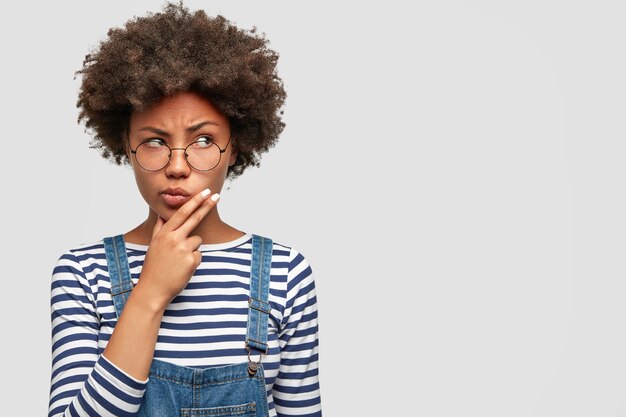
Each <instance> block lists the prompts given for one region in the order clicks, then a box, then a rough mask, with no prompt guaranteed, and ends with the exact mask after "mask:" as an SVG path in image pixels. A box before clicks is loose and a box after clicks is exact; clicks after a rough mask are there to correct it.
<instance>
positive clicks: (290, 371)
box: [272, 249, 322, 417]
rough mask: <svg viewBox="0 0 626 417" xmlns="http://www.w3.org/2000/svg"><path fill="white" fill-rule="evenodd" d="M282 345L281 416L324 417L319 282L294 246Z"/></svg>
mask: <svg viewBox="0 0 626 417" xmlns="http://www.w3.org/2000/svg"><path fill="white" fill-rule="evenodd" d="M279 344H280V347H281V354H280V368H279V371H278V375H277V377H276V380H275V382H274V387H273V392H272V394H273V397H274V404H275V408H276V412H277V414H278V416H280V417H283V416H311V417H313V416H316V417H317V416H321V415H322V412H321V402H320V389H319V377H318V324H317V297H316V292H315V281H314V280H313V271H312V270H311V267H310V265H309V264H308V262H307V260H306V259H305V258H304V257H303V256H302V254H300V253H298V252H297V251H295V250H293V249H292V250H291V253H290V262H289V273H288V276H287V301H286V305H285V314H284V316H283V322H282V325H281V330H280V333H279Z"/></svg>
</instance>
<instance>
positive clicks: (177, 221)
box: [164, 188, 211, 231]
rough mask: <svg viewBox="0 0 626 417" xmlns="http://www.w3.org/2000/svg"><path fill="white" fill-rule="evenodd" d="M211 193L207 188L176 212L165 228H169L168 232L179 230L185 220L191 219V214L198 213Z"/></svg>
mask: <svg viewBox="0 0 626 417" xmlns="http://www.w3.org/2000/svg"><path fill="white" fill-rule="evenodd" d="M210 193H211V190H209V189H208V188H205V189H204V190H202V191H200V192H199V193H198V194H196V195H194V196H193V197H192V198H191V199H189V201H187V202H186V203H185V204H183V205H182V206H180V207H179V208H178V210H176V213H174V214H173V215H172V217H170V219H169V220H168V221H167V223H165V225H164V227H167V228H168V230H172V231H173V230H176V229H178V228H179V227H180V226H181V225H182V224H183V223H184V222H185V220H187V218H189V216H191V214H192V213H193V212H194V211H196V209H197V208H198V207H199V206H200V205H202V203H203V202H204V200H206V198H207V197H208V196H209V194H210Z"/></svg>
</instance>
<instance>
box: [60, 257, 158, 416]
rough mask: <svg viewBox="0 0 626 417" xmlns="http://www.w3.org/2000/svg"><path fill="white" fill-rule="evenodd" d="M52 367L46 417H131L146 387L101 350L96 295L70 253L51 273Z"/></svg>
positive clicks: (145, 382) (144, 382) (61, 258)
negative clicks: (99, 351)
mask: <svg viewBox="0 0 626 417" xmlns="http://www.w3.org/2000/svg"><path fill="white" fill-rule="evenodd" d="M50 311H51V322H52V324H51V328H52V370H51V378H50V402H49V408H48V417H58V416H91V417H93V416H133V415H136V414H137V411H138V410H139V405H140V403H141V400H142V398H143V394H144V392H145V389H146V386H147V382H148V381H147V380H146V381H139V380H137V379H135V378H133V377H131V376H130V375H128V374H126V373H125V372H123V371H122V370H121V369H119V368H117V367H116V366H115V365H114V364H113V363H112V362H110V361H108V360H107V358H105V357H104V356H103V355H99V354H98V332H99V329H100V320H99V317H98V315H97V313H96V304H95V297H94V294H93V292H92V290H91V287H90V285H89V282H88V280H87V278H86V276H85V274H84V272H83V270H82V267H81V265H80V263H79V260H78V258H77V257H76V255H75V254H74V253H72V251H67V252H66V253H64V254H63V255H62V256H61V257H60V258H59V260H58V261H57V264H56V265H55V267H54V270H53V272H52V283H51V291H50Z"/></svg>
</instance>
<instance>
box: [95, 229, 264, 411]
mask: <svg viewBox="0 0 626 417" xmlns="http://www.w3.org/2000/svg"><path fill="white" fill-rule="evenodd" d="M104 247H105V252H106V259H107V264H108V267H109V277H110V280H111V294H112V297H113V303H114V305H115V311H116V314H117V316H118V317H119V316H120V314H121V312H122V309H123V308H124V305H125V303H126V300H127V299H128V296H129V294H130V291H132V288H133V285H132V281H131V277H130V271H129V265H128V258H127V256H126V247H125V244H124V235H117V236H113V237H106V238H104ZM271 255H272V240H271V239H268V238H265V237H261V236H257V235H254V234H253V235H252V264H251V272H250V275H251V276H250V301H249V308H248V332H247V335H246V348H247V349H249V350H250V349H255V350H259V351H261V352H260V353H264V352H265V351H266V347H267V344H266V342H267V319H268V313H269V302H268V299H269V279H270V268H271ZM250 351H251V350H250ZM255 365H256V366H254V369H256V373H252V374H251V373H250V372H248V369H249V367H250V366H251V363H249V362H243V363H238V364H233V365H225V366H216V367H210V368H204V369H200V368H190V367H185V366H179V365H175V364H172V363H169V362H165V361H161V360H158V359H153V360H152V365H151V366H150V374H149V380H148V385H147V388H146V392H145V394H144V397H143V400H142V402H141V406H140V408H139V414H138V415H139V416H140V417H148V416H150V417H161V416H162V417H166V416H167V417H171V416H182V417H199V416H203V417H209V416H219V417H229V416H238V417H247V416H250V417H253V416H254V417H268V415H269V411H268V404H267V393H266V390H265V374H264V370H263V366H262V364H261V363H258V364H255Z"/></svg>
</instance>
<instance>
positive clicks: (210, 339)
mask: <svg viewBox="0 0 626 417" xmlns="http://www.w3.org/2000/svg"><path fill="white" fill-rule="evenodd" d="M147 250H148V246H146V245H139V244H134V243H126V253H127V256H128V263H129V266H130V273H131V279H132V281H133V283H134V284H136V283H137V281H138V279H139V275H140V273H141V269H142V266H143V261H144V258H145V255H146V251H147ZM199 250H200V252H201V253H202V262H201V263H200V265H199V266H198V268H197V269H196V271H195V272H194V274H193V276H192V277H191V279H190V280H189V283H188V284H187V286H186V287H185V288H184V289H183V291H182V292H181V293H180V294H179V295H178V296H176V297H175V298H174V299H173V300H172V302H171V303H170V305H169V306H168V307H167V309H166V310H165V313H164V315H163V319H162V321H161V326H160V329H159V334H158V338H157V342H156V346H155V351H154V357H155V358H157V359H160V360H163V361H167V362H171V363H174V364H176V365H181V366H187V367H198V368H201V367H202V368H206V367H211V366H219V365H227V364H234V363H241V362H247V360H248V359H247V352H246V350H245V335H246V324H247V318H248V296H249V286H250V261H251V255H252V235H250V234H246V235H244V236H242V237H240V238H238V239H236V240H234V241H231V242H226V243H220V244H202V245H201V246H200V247H199ZM110 289H111V285H110V280H109V275H108V269H107V262H106V255H105V251H104V242H103V240H100V241H97V242H93V243H85V244H81V245H79V246H77V247H75V248H73V249H69V250H68V251H66V252H65V253H64V254H63V255H61V257H60V258H59V259H58V261H57V263H56V265H55V267H54V270H53V272H52V283H51V294H50V308H51V320H52V373H51V378H50V402H49V408H48V416H49V417H53V416H118V415H129V416H132V415H136V414H137V411H138V410H139V406H140V403H141V399H142V398H143V394H144V392H145V390H146V386H147V383H148V380H149V378H148V379H146V380H145V381H142V380H138V379H135V378H134V377H132V376H130V375H129V374H127V373H126V372H124V371H123V370H122V369H120V368H118V367H117V366H116V365H115V364H113V363H112V362H110V361H109V360H108V359H107V358H106V357H105V356H104V355H102V352H103V351H104V349H105V348H106V346H107V342H108V340H109V338H110V337H111V334H112V333H113V329H114V326H115V323H116V321H117V316H116V314H115V308H114V306H113V300H112V298H111V292H110ZM269 301H270V305H271V313H270V317H269V320H268V344H269V352H268V354H267V356H265V357H264V358H263V367H264V369H265V382H266V389H267V398H268V404H269V411H270V416H291V415H294V416H320V415H321V403H320V392H319V383H318V326H317V299H316V294H315V282H314V280H313V275H312V270H311V267H310V266H309V264H308V262H307V260H306V259H305V258H304V256H303V255H302V254H300V253H299V252H298V251H296V250H295V249H293V248H290V247H288V246H285V245H281V244H279V243H276V242H274V246H273V251H272V267H271V276H270V294H269Z"/></svg>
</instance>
